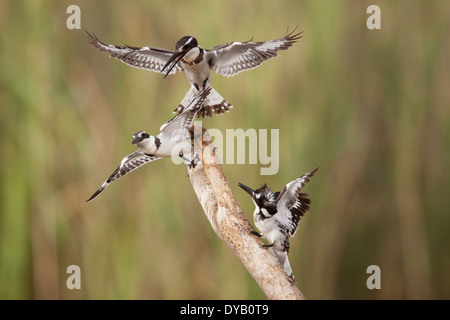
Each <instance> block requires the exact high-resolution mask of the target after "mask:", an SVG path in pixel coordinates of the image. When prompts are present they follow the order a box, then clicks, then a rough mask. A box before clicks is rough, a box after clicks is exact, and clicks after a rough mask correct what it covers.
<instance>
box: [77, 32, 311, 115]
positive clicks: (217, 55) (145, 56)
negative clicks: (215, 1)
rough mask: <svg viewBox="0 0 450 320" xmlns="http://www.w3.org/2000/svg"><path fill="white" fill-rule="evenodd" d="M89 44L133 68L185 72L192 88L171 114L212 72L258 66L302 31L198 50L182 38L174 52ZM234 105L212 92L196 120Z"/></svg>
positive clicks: (192, 41) (230, 72)
mask: <svg viewBox="0 0 450 320" xmlns="http://www.w3.org/2000/svg"><path fill="white" fill-rule="evenodd" d="M86 33H87V34H88V35H89V37H90V38H91V40H90V43H91V44H92V45H93V46H94V47H95V48H97V49H98V50H100V51H106V52H108V53H109V56H110V57H112V58H116V59H118V60H120V61H122V62H124V63H126V64H128V65H130V66H132V67H135V68H140V69H146V70H150V71H154V72H159V73H163V74H164V73H165V76H164V78H165V77H166V76H167V75H169V74H175V73H177V72H184V73H185V74H186V76H187V77H188V79H189V82H190V84H191V88H190V90H189V91H188V93H187V94H186V96H185V97H184V99H183V100H182V101H181V103H180V104H179V106H178V107H177V108H176V109H175V110H174V112H178V113H180V112H182V111H183V109H184V108H185V106H186V105H187V104H188V103H189V101H191V100H192V99H193V97H194V96H195V95H196V94H197V93H198V91H200V90H202V89H205V88H207V87H209V86H210V80H211V77H210V75H211V72H210V70H211V69H212V70H214V71H215V72H216V73H218V74H221V75H224V76H226V77H231V76H234V75H236V74H238V73H239V72H242V71H246V70H251V69H254V68H256V67H258V66H260V65H261V64H262V63H263V62H265V61H267V60H269V59H270V58H273V57H276V56H278V54H277V51H279V50H286V49H288V48H289V47H291V46H292V45H293V44H294V43H295V42H297V40H298V39H300V38H301V34H302V32H298V33H296V32H295V29H294V30H293V31H292V32H286V35H285V36H284V37H281V38H279V39H275V40H270V41H262V42H253V41H252V40H253V38H252V39H250V40H249V41H246V42H230V43H227V44H223V45H219V46H215V47H213V48H212V49H211V50H207V49H202V48H201V47H199V45H198V42H197V39H195V38H194V37H192V36H184V37H182V38H181V39H180V40H178V42H177V43H176V45H175V51H171V50H167V49H159V48H151V47H132V46H127V45H125V46H115V45H111V44H106V43H103V42H101V41H100V40H99V39H98V38H97V37H96V36H95V35H91V34H90V33H88V32H87V31H86ZM232 107H233V106H232V105H231V104H230V103H229V102H228V101H226V100H225V99H224V98H222V96H221V95H220V94H219V93H218V92H217V91H216V90H214V89H212V90H211V94H210V95H209V96H208V98H207V99H206V101H205V104H204V106H203V108H202V109H201V110H200V111H199V113H198V114H197V116H198V117H204V116H207V117H211V116H212V114H213V113H215V114H223V113H224V112H226V111H229V109H230V108H232Z"/></svg>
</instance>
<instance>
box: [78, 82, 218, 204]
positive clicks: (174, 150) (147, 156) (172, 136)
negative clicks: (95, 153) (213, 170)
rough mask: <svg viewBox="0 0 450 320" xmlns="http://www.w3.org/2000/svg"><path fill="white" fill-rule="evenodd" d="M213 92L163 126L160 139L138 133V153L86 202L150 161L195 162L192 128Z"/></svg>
mask: <svg viewBox="0 0 450 320" xmlns="http://www.w3.org/2000/svg"><path fill="white" fill-rule="evenodd" d="M210 92H211V87H209V88H206V90H202V91H200V92H199V93H198V95H197V96H196V97H194V99H193V100H192V101H191V102H190V103H189V104H188V107H187V108H186V109H185V110H184V111H183V112H182V113H180V114H177V115H176V116H175V117H173V118H172V119H171V120H169V121H167V122H166V123H164V124H163V125H162V126H161V128H160V131H161V132H160V133H159V134H158V135H157V136H151V135H149V134H148V133H147V132H145V131H139V132H137V133H135V134H134V135H133V139H132V141H131V143H132V144H135V145H137V146H138V148H139V150H137V151H135V152H133V153H131V154H129V155H128V156H126V157H125V158H123V160H122V161H121V162H120V165H119V166H118V167H117V169H116V170H114V172H113V173H112V174H111V176H110V177H109V178H108V179H107V180H106V181H105V182H104V183H103V184H102V186H101V187H100V188H99V189H98V190H97V191H96V192H95V193H94V194H93V195H92V196H91V197H90V198H89V199H88V200H87V201H86V202H89V201H91V200H93V199H94V198H96V197H97V196H98V195H99V194H100V193H101V192H102V191H103V190H104V189H105V188H106V187H108V186H109V185H110V184H111V183H113V182H114V181H116V180H117V179H119V178H122V177H123V176H124V175H126V174H127V173H130V172H131V171H133V170H136V169H137V168H139V167H141V166H143V165H144V164H147V163H149V162H151V161H155V160H159V159H162V158H169V157H172V156H174V157H177V156H179V157H182V158H183V159H184V160H185V161H193V160H194V154H193V153H192V145H191V135H190V133H189V128H190V127H191V126H192V124H193V122H194V118H195V115H196V114H197V112H198V111H199V110H200V109H201V108H202V106H203V103H204V102H205V99H206V98H207V96H208V94H209V93H210ZM189 159H190V160H189Z"/></svg>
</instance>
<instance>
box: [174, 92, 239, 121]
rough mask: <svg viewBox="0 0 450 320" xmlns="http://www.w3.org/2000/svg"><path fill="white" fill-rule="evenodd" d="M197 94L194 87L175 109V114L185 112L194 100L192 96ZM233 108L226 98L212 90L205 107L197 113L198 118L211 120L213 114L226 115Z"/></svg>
mask: <svg viewBox="0 0 450 320" xmlns="http://www.w3.org/2000/svg"><path fill="white" fill-rule="evenodd" d="M196 93H197V90H196V89H195V88H194V87H192V88H191V89H190V90H189V91H188V93H187V94H186V96H185V97H184V99H183V101H181V103H180V104H179V105H178V107H176V108H175V110H174V111H173V112H174V113H178V114H179V113H181V112H183V110H184V108H185V106H186V105H187V104H188V103H189V101H190V100H192V99H191V96H195V94H196ZM232 108H233V106H232V105H231V104H230V103H229V102H228V101H226V100H225V99H224V98H222V96H221V95H220V94H219V93H218V92H217V91H216V90H214V88H213V89H211V92H210V94H209V95H208V97H207V98H206V100H205V102H204V104H203V107H202V108H201V109H200V111H199V112H198V113H197V117H198V118H204V117H208V118H210V117H211V116H212V115H213V114H217V115H221V114H224V113H225V112H228V111H230V109H232Z"/></svg>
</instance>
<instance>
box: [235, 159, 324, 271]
mask: <svg viewBox="0 0 450 320" xmlns="http://www.w3.org/2000/svg"><path fill="white" fill-rule="evenodd" d="M318 169H319V168H316V169H314V170H313V171H311V172H309V173H307V174H305V175H303V176H301V177H300V178H298V179H296V180H294V181H291V182H289V183H288V184H287V185H286V186H285V187H284V188H283V190H282V191H281V192H273V191H272V190H271V189H270V188H268V187H267V185H264V186H262V187H261V188H259V189H257V190H253V189H251V188H249V187H247V186H246V185H244V184H242V183H239V186H240V187H241V188H242V189H244V190H245V191H246V192H247V193H248V194H249V195H250V196H251V197H252V199H253V202H254V203H255V207H256V208H255V212H254V213H253V219H254V222H255V225H256V227H257V228H258V230H259V231H260V232H261V233H258V232H255V231H252V233H253V234H255V235H257V236H259V237H264V238H265V239H267V241H268V242H269V244H267V245H263V247H269V248H270V249H271V251H272V253H273V254H274V255H275V257H276V258H277V259H278V262H279V263H280V265H281V266H282V267H283V269H284V271H285V272H286V274H287V275H288V276H289V277H291V278H293V275H292V269H291V265H290V264H289V259H288V253H289V238H291V237H293V236H294V235H295V233H296V231H297V229H298V225H299V223H300V220H301V217H302V216H304V215H305V213H306V211H308V210H309V205H310V204H311V201H310V200H309V198H308V194H305V193H301V192H300V191H301V189H302V188H303V187H304V186H305V184H306V183H307V182H309V179H310V178H311V177H312V176H313V175H314V173H315V172H316V171H317V170H318Z"/></svg>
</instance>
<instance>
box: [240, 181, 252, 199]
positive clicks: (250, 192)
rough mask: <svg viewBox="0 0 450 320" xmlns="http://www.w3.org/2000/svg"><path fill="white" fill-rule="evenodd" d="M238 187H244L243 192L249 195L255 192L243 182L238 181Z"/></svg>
mask: <svg viewBox="0 0 450 320" xmlns="http://www.w3.org/2000/svg"><path fill="white" fill-rule="evenodd" d="M239 187H241V188H242V189H244V191H245V192H247V193H248V194H249V195H250V196H252V197H253V193H254V192H255V190H253V189H252V188H249V187H247V186H246V185H245V184H242V183H240V182H239Z"/></svg>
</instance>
